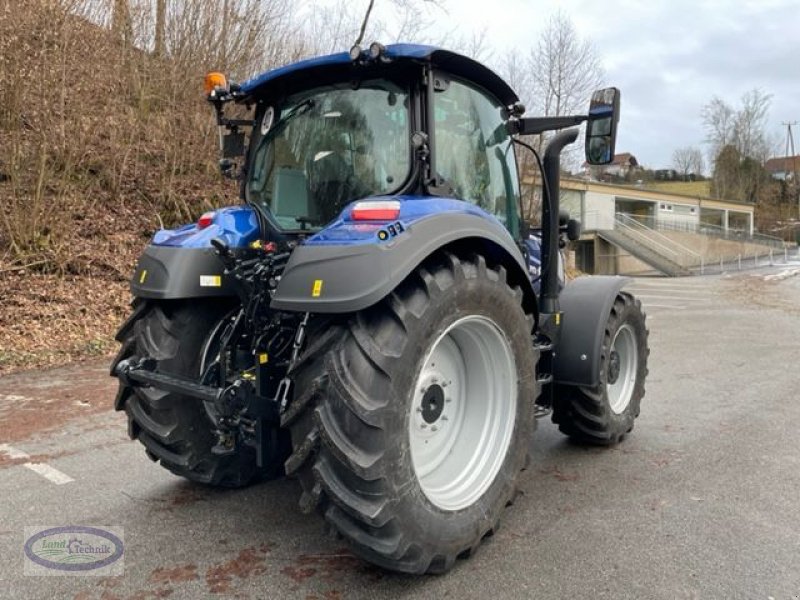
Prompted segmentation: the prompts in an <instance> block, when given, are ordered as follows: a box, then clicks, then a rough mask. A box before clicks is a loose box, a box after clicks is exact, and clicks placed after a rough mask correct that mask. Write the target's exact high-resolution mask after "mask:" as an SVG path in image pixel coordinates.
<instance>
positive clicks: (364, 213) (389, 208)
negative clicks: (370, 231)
mask: <svg viewBox="0 0 800 600" xmlns="http://www.w3.org/2000/svg"><path fill="white" fill-rule="evenodd" d="M399 216H400V203H399V202H398V201H396V200H382V201H378V202H356V204H355V206H353V210H352V211H351V212H350V218H351V219H353V220H354V221H393V220H394V219H396V218H398V217H399Z"/></svg>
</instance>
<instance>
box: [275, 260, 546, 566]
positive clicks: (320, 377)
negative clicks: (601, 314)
mask: <svg viewBox="0 0 800 600" xmlns="http://www.w3.org/2000/svg"><path fill="white" fill-rule="evenodd" d="M521 302H522V292H521V290H520V289H519V288H512V287H510V286H509V284H508V283H507V282H506V273H505V270H504V269H503V268H502V267H498V268H496V269H491V268H487V266H486V263H485V260H484V258H483V257H482V256H473V257H471V258H469V259H460V258H457V257H456V256H454V255H452V254H443V255H439V256H437V257H435V258H434V260H432V261H429V262H428V263H427V264H425V265H424V266H423V267H421V268H419V269H418V270H417V271H416V272H415V273H414V274H412V275H411V276H409V278H408V279H406V281H404V282H403V283H402V284H401V285H400V286H398V288H397V289H395V291H394V292H393V293H392V294H390V295H389V297H387V298H386V299H385V300H384V301H382V302H380V303H379V304H378V305H376V306H374V307H371V308H369V309H366V310H363V311H361V312H359V313H356V314H355V315H353V316H352V317H350V318H349V319H348V320H347V321H346V322H342V323H326V324H324V326H321V327H320V328H318V329H317V332H316V333H310V335H309V347H308V348H307V349H306V351H305V352H304V353H303V355H302V356H301V358H300V360H299V362H298V364H297V365H296V366H295V369H294V371H293V378H294V381H295V390H297V392H296V396H295V398H294V400H293V402H292V404H291V405H290V407H289V409H288V410H287V412H286V413H285V414H284V417H283V424H284V426H287V427H289V428H290V429H291V433H292V442H293V447H294V453H293V454H292V456H291V457H290V458H289V460H288V461H287V462H286V470H287V473H296V474H297V476H298V478H299V480H300V482H301V485H302V488H303V495H302V498H301V502H300V504H301V508H303V509H304V510H305V511H309V510H312V509H313V508H314V507H317V508H318V509H319V510H320V511H321V512H322V513H323V515H324V517H325V519H326V520H327V522H328V523H329V524H330V525H332V526H333V528H334V529H335V530H336V531H338V532H339V533H340V534H341V535H342V536H343V537H344V538H345V539H346V540H347V541H348V542H349V543H350V545H351V546H352V548H353V550H354V551H355V552H356V553H357V554H358V555H360V556H361V557H363V558H364V559H366V560H368V561H370V562H372V563H375V564H377V565H380V566H382V567H384V568H387V569H391V570H395V571H401V572H408V573H425V572H434V573H440V572H444V571H447V570H448V569H450V568H451V567H452V566H453V563H454V562H455V559H456V558H457V557H459V556H467V555H469V554H470V553H471V552H472V551H473V550H475V549H476V548H477V547H478V545H479V544H480V542H481V540H482V539H483V538H484V537H486V536H487V535H490V534H491V533H492V532H494V530H495V529H496V527H497V526H498V522H499V519H500V515H501V513H502V512H503V510H504V508H505V507H506V505H508V504H510V503H511V502H512V501H513V499H514V497H515V493H516V482H517V477H518V475H519V472H520V470H521V469H522V468H523V467H524V466H525V464H526V459H527V455H528V447H529V443H530V437H531V434H532V431H533V428H534V419H533V403H534V401H535V400H536V395H537V391H538V390H537V384H536V377H535V368H536V360H537V358H538V356H537V355H536V353H535V351H534V349H533V345H532V343H531V335H530V331H531V327H532V324H533V319H532V318H531V316H530V315H526V314H525V312H524V311H523V309H522V306H521ZM437 360H438V361H440V364H439V365H438V366H437V365H436V364H432V363H436V361H437ZM448 364H449V366H448ZM454 365H456V366H458V368H456V366H454ZM462 367H467V368H466V369H464V368H462ZM459 369H461V370H459ZM455 373H459V374H455ZM451 374H452V375H453V376H452V377H450V375H451ZM459 378H463V379H464V380H465V381H459ZM421 382H422V383H421ZM451 382H452V383H451ZM445 383H447V386H446V385H444V384H445ZM440 384H441V385H440ZM448 386H449V388H448ZM448 398H449V399H450V400H452V402H451V403H450V404H448V405H447V406H448V408H444V409H442V406H444V402H446V399H448ZM459 410H461V412H459ZM448 411H449V415H450V416H449V419H442V416H447V415H448ZM423 423H425V427H422V424H423ZM458 423H462V427H461V428H460V429H455V428H456V427H457V425H458ZM434 426H437V429H438V430H439V431H437V432H435V434H436V435H439V433H441V434H442V436H443V437H439V438H436V435H433V429H434ZM448 427H453V428H454V429H453V430H452V431H453V432H454V433H453V434H452V435H450V434H448V433H447V432H448V429H447V428H448ZM414 432H416V433H414ZM420 432H428V433H431V434H432V437H428V438H426V437H424V435H423V434H421V433H420ZM418 434H419V435H418ZM448 435H449V437H448ZM420 436H422V437H420ZM426 439H427V440H429V442H430V444H429V446H430V445H434V446H435V447H436V448H437V449H438V450H437V451H434V452H426V450H425V444H426V443H427V442H426V441H425V440H426ZM437 444H438V445H437ZM437 463H438V465H437ZM474 465H478V466H474Z"/></svg>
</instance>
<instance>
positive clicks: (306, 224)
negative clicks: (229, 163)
mask: <svg viewBox="0 0 800 600" xmlns="http://www.w3.org/2000/svg"><path fill="white" fill-rule="evenodd" d="M253 143H254V144H255V151H254V153H253V155H252V159H251V163H250V169H249V175H248V181H247V198H248V200H249V201H250V202H256V203H259V204H262V205H263V206H265V207H266V208H269V211H270V213H271V214H272V217H273V219H274V221H275V223H276V224H277V225H278V226H279V227H280V228H281V229H286V230H298V229H319V228H321V227H322V226H324V225H325V224H326V223H328V222H329V221H331V220H332V219H334V218H335V217H336V216H337V215H338V214H339V212H340V211H341V210H342V208H344V206H345V205H347V204H348V203H349V202H352V201H353V200H358V199H359V198H363V197H365V196H370V195H380V194H389V193H392V192H393V191H395V190H397V189H398V188H399V187H400V186H401V185H402V184H403V182H404V181H405V180H406V178H407V177H408V173H409V169H410V150H409V124H408V93H407V92H405V91H404V90H402V89H401V88H400V87H398V86H396V85H394V84H392V83H390V82H388V81H368V82H363V83H362V84H361V86H360V87H359V88H358V89H353V87H352V86H351V85H350V84H346V85H337V86H327V87H324V88H316V89H314V90H307V91H305V92H302V93H299V94H295V95H294V96H290V97H289V98H287V99H286V101H285V102H284V103H283V104H282V105H281V106H280V107H272V106H270V107H267V108H266V109H265V110H264V113H263V115H262V117H261V120H260V123H259V125H258V127H257V129H256V135H255V137H254V139H253Z"/></svg>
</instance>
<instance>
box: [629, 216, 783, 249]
mask: <svg viewBox="0 0 800 600" xmlns="http://www.w3.org/2000/svg"><path fill="white" fill-rule="evenodd" d="M618 214H621V213H618ZM629 216H630V217H631V218H633V219H635V220H637V221H639V222H640V223H642V225H645V226H646V227H649V228H650V229H655V230H660V231H679V232H686V233H700V234H702V235H707V236H710V237H715V238H719V239H723V240H731V241H736V242H745V243H748V242H750V243H755V244H763V245H765V246H771V247H773V248H783V246H784V241H783V240H782V239H780V238H778V237H775V236H772V235H767V234H766V233H757V232H756V233H752V234H751V233H750V232H749V231H747V230H745V229H735V228H733V229H732V228H730V227H729V228H728V229H725V228H724V227H720V226H719V225H711V224H709V223H702V222H700V223H698V222H696V221H683V220H679V219H669V218H667V219H663V218H662V219H658V218H656V217H651V216H639V215H629Z"/></svg>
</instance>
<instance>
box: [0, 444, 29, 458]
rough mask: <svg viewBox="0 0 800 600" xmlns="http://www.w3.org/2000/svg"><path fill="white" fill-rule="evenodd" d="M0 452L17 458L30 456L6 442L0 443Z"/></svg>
mask: <svg viewBox="0 0 800 600" xmlns="http://www.w3.org/2000/svg"><path fill="white" fill-rule="evenodd" d="M0 454H6V455H8V457H9V458H13V459H17V458H30V457H31V455H30V454H28V453H27V452H23V451H22V450H17V449H16V448H13V447H12V446H9V445H8V444H0Z"/></svg>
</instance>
